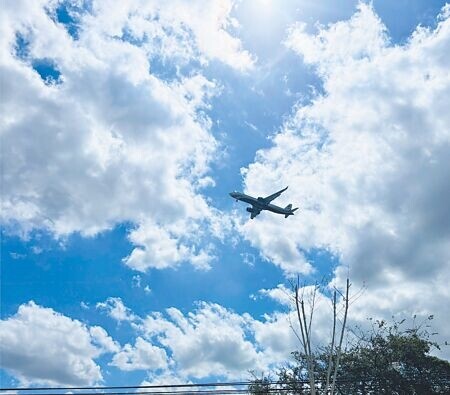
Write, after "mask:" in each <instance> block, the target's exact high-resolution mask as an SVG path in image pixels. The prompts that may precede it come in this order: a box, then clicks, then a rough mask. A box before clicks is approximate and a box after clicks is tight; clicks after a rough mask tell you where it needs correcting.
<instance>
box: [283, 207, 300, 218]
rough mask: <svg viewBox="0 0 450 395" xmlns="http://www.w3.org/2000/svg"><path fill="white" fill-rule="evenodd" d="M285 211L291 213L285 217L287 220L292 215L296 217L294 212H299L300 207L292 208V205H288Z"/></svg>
mask: <svg viewBox="0 0 450 395" xmlns="http://www.w3.org/2000/svg"><path fill="white" fill-rule="evenodd" d="M284 209H285V210H288V211H289V213H287V214H285V215H284V218H287V217H289V216H290V215H294V211H296V210H298V207H296V208H292V204H288V205H287V206H286V207H285V208H284Z"/></svg>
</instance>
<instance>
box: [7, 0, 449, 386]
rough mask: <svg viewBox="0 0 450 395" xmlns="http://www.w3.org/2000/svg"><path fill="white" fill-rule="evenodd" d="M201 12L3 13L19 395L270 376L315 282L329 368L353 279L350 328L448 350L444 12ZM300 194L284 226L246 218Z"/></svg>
mask: <svg viewBox="0 0 450 395" xmlns="http://www.w3.org/2000/svg"><path fill="white" fill-rule="evenodd" d="M16 3H17V4H16ZM187 4H189V3H183V2H179V1H173V2H158V1H155V2H147V4H145V5H144V4H139V2H132V1H130V2H123V4H122V5H121V6H120V7H119V6H117V4H114V5H111V2H108V1H89V2H84V1H73V2H70V1H63V2H48V4H47V2H46V1H40V2H36V3H34V4H33V6H31V7H29V6H27V4H26V2H25V1H24V2H6V7H5V10H6V11H5V12H4V13H3V15H2V22H1V25H2V26H3V27H2V28H1V29H2V32H1V33H2V34H1V36H2V37H3V38H2V42H1V51H2V52H1V53H2V56H1V58H2V61H1V68H2V92H3V93H2V102H4V104H2V117H1V118H2V121H1V125H2V169H3V173H2V224H3V225H2V240H1V320H2V321H1V323H0V335H1V336H2V341H1V344H2V347H3V348H2V349H1V350H0V351H1V353H2V370H1V376H0V377H1V383H2V386H4V387H6V386H16V385H41V384H50V385H79V384H83V385H86V384H89V385H92V384H107V385H125V384H130V383H142V382H144V381H145V382H154V383H158V382H187V381H189V380H190V381H202V380H205V381H211V380H226V379H242V378H244V379H245V378H248V377H249V374H248V371H249V370H255V371H257V372H263V371H265V372H267V371H269V370H270V369H274V368H276V367H277V366H278V365H279V364H280V363H283V361H285V360H286V359H287V358H289V352H290V351H292V350H294V349H295V348H296V347H297V346H298V345H297V344H296V339H295V337H294V336H293V333H292V331H291V330H290V328H289V323H288V317H289V314H290V313H289V311H290V307H289V304H287V303H286V300H285V299H286V298H285V295H286V293H288V292H289V291H288V290H286V289H285V287H289V280H290V279H292V278H295V277H296V276H297V275H299V276H300V278H301V281H302V284H304V285H305V286H307V285H310V284H313V283H314V282H316V281H320V282H322V283H323V284H324V287H323V290H322V292H321V294H320V298H321V300H322V303H321V304H320V307H319V308H318V313H317V324H316V325H317V327H316V332H315V339H316V341H317V344H320V343H321V342H323V341H326V339H327V328H328V326H327V325H328V319H329V308H328V304H329V300H328V299H327V295H328V290H329V287H330V286H338V287H339V286H342V284H343V281H345V278H346V276H347V275H350V278H351V279H352V282H353V283H354V288H355V289H359V288H360V287H364V289H365V291H364V294H363V295H364V296H363V297H361V298H359V299H358V303H356V304H355V306H354V307H353V311H351V313H350V318H351V320H352V325H358V324H361V323H364V320H365V319H366V318H367V317H371V316H372V317H390V316H391V315H392V314H394V315H399V316H402V317H407V318H408V317H411V316H412V315H413V314H418V315H419V316H424V317H425V316H427V315H428V314H435V315H436V317H437V318H436V322H435V325H436V326H437V328H436V329H437V331H438V332H439V333H440V335H439V338H438V341H441V342H443V341H444V340H446V339H447V338H448V336H450V332H449V330H448V325H446V320H448V319H447V318H446V315H447V316H448V309H447V311H446V308H445V305H448V303H445V302H448V298H449V297H450V295H449V293H448V290H447V286H446V284H445V278H448V276H447V275H448V274H449V270H450V267H449V263H450V245H449V244H448V239H449V238H448V236H450V229H449V226H448V224H449V223H450V211H449V209H450V207H449V203H448V199H446V198H445V196H448V195H446V194H447V193H448V192H450V186H449V183H448V177H446V175H445V171H446V169H448V165H449V158H450V155H449V153H450V135H449V129H448V128H449V118H448V117H449V115H448V111H446V110H445V109H446V108H447V107H448V105H449V104H450V93H449V92H450V89H449V85H450V80H449V78H448V69H449V67H448V66H449V63H450V59H449V57H448V55H445V53H446V52H448V53H450V51H449V49H450V27H449V26H450V20H449V15H450V8H449V6H446V4H445V1H444V2H443V1H419V0H417V1H406V0H405V1H396V2H392V1H376V0H374V1H373V2H371V3H361V2H357V1H342V2H339V6H337V5H336V2H334V1H325V0H323V1H315V2H307V1H290V0H286V1H283V2H275V1H271V0H255V1H236V2H233V1H231V0H222V1H221V0H217V1H211V2H202V1H200V0H199V1H194V2H192V3H190V4H189V6H188V5H187ZM116 7H117V8H116ZM286 185H289V186H290V188H289V189H288V190H287V191H286V193H285V194H283V196H282V197H281V198H280V199H279V202H280V205H282V204H283V203H285V204H287V203H291V202H292V203H293V204H294V205H295V206H297V205H299V206H300V210H299V211H298V212H297V213H296V215H295V216H294V217H290V218H288V219H286V220H285V219H284V218H282V217H281V216H280V217H278V216H276V215H272V214H270V213H262V214H261V215H260V216H259V217H258V218H256V219H255V220H253V221H250V219H249V218H248V217H247V216H246V214H247V213H246V212H245V206H244V204H242V203H236V202H234V201H233V200H232V199H231V198H230V197H229V196H228V192H230V191H232V190H245V191H246V192H248V193H251V194H254V195H257V196H259V195H265V194H267V195H269V194H271V193H273V192H274V191H276V190H278V189H280V188H281V187H284V186H286ZM283 295H284V296H283ZM418 295H421V298H420V300H418ZM443 302H444V303H443ZM277 339H284V340H283V341H282V342H281V343H282V344H280V341H279V340H277ZM74 343H76V344H77V347H72V346H71V345H73V344H74ZM58 350H59V351H61V350H62V351H64V354H65V355H64V356H61V355H60V354H63V353H61V352H59V351H58ZM439 355H440V356H443V357H445V358H448V357H449V355H450V354H449V351H448V350H447V349H445V348H444V349H443V350H442V351H441V354H439ZM50 360H53V361H57V364H56V365H55V366H53V364H51V363H49V361H50ZM24 361H25V362H24ZM42 366H46V368H41V367H42Z"/></svg>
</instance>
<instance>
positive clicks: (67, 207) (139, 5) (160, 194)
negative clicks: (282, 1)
mask: <svg viewBox="0 0 450 395" xmlns="http://www.w3.org/2000/svg"><path fill="white" fill-rule="evenodd" d="M65 4H66V6H67V7H69V12H70V13H71V16H72V18H73V19H74V21H75V22H74V23H75V25H76V31H77V33H76V35H75V36H76V37H75V36H74V34H73V32H72V33H71V34H69V31H68V30H67V26H65V25H63V24H61V23H58V22H57V16H56V9H57V7H58V6H59V5H60V2H58V1H48V2H47V1H40V2H33V4H31V5H30V4H29V2H26V1H14V2H12V1H7V2H5V4H4V5H3V10H2V14H1V28H0V29H1V42H0V44H1V49H0V51H1V57H0V59H1V63H0V68H1V73H2V76H3V79H2V81H3V82H2V94H3V97H4V100H3V103H2V108H1V123H0V127H1V135H2V144H3V145H4V146H6V147H9V148H8V150H4V152H3V153H2V155H3V158H2V161H3V163H4V164H5V166H4V172H3V180H2V182H3V186H4V188H3V195H2V201H3V210H2V221H3V223H4V224H6V225H7V226H8V229H9V231H12V232H17V233H21V234H22V235H26V234H27V233H28V232H29V231H30V230H32V229H47V230H50V231H51V232H53V233H54V234H55V235H56V236H57V237H62V236H65V235H68V234H71V233H73V232H80V233H81V234H82V235H95V234H97V233H98V232H101V231H104V230H107V229H112V228H113V227H114V226H115V225H116V224H117V223H122V222H127V223H132V224H133V229H132V230H131V233H130V240H131V241H132V242H133V243H135V244H136V249H135V250H134V251H133V252H132V253H131V255H130V256H129V257H125V259H124V262H125V264H127V265H129V266H130V267H132V268H134V269H136V270H140V271H145V270H148V269H149V268H152V267H156V268H166V267H171V266H174V265H178V264H180V263H182V262H185V261H190V262H191V263H192V264H193V265H194V266H195V267H197V268H200V269H207V268H208V267H209V265H210V263H211V260H212V259H213V252H212V249H210V248H208V249H205V248H201V247H200V245H203V244H204V243H203V242H204V239H202V237H204V238H208V237H209V236H210V234H209V235H205V228H206V225H207V221H208V220H209V221H211V223H213V226H212V228H211V229H212V230H213V233H214V229H216V230H217V234H218V237H220V228H221V227H220V226H217V223H220V221H221V219H220V216H218V214H217V212H216V210H214V209H213V208H212V207H211V206H210V205H209V204H208V203H207V201H206V200H205V198H204V197H203V196H202V194H201V188H202V187H204V186H205V185H210V184H211V182H213V181H212V180H211V178H210V177H209V176H208V175H207V173H208V171H209V163H210V162H211V160H212V157H213V155H214V153H215V152H216V150H217V147H218V143H217V141H216V140H215V138H214V136H213V135H212V133H211V131H210V126H211V121H210V120H209V118H208V117H207V116H206V115H205V114H204V111H203V109H204V108H205V107H207V106H208V99H209V98H210V97H211V96H212V95H215V94H217V93H218V92H219V88H218V86H217V84H216V83H215V82H214V81H209V80H208V79H206V78H205V77H204V76H202V75H201V74H200V73H195V72H194V73H192V72H191V73H189V75H183V74H182V73H180V72H174V75H173V78H172V79H171V81H170V82H168V81H165V80H163V79H160V78H158V77H157V76H156V75H155V73H153V72H152V62H153V61H155V62H156V61H157V60H161V59H163V60H164V62H167V64H170V62H175V63H177V62H178V61H179V59H180V58H183V59H185V61H186V62H194V63H195V62H199V61H200V62H203V63H204V62H207V61H209V60H211V59H215V60H217V61H221V62H225V63H226V64H229V65H231V66H233V67H237V68H238V69H247V68H248V67H251V63H252V60H251V56H250V55H249V54H248V53H247V52H245V51H244V50H242V48H241V45H240V42H239V40H238V39H237V38H235V37H234V36H232V35H231V34H230V33H229V31H228V28H229V27H231V26H232V25H233V24H234V22H233V20H232V18H231V17H230V12H231V9H232V7H233V4H232V2H230V1H226V0H225V1H220V0H218V1H211V2H200V1H196V2H193V3H191V2H190V3H189V6H188V5H187V4H186V3H185V2H182V1H180V2H176V4H175V3H170V5H169V3H166V2H162V3H161V2H139V1H129V2H121V4H120V6H117V4H114V5H113V4H112V3H111V2H97V1H94V2H93V3H92V6H91V7H89V9H80V8H77V7H75V6H74V4H75V3H74V4H72V3H67V2H66V3H65ZM157 43H158V45H156V44H157ZM218 43H222V44H223V47H222V46H221V45H219V44H218ZM41 60H44V61H45V62H47V63H46V64H48V67H50V68H52V69H54V70H57V72H58V73H60V77H59V78H58V83H56V82H54V81H53V82H51V81H50V82H49V80H46V81H44V80H42V78H41V76H40V75H39V74H38V72H37V71H36V70H35V69H34V68H33V65H34V64H35V62H36V61H41ZM175 63H172V64H175ZM205 218H206V219H207V220H205ZM186 229H189V230H190V231H189V232H186ZM181 235H182V237H181ZM160 240H161V243H159V241H160Z"/></svg>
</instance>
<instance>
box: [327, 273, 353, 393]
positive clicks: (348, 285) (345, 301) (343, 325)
mask: <svg viewBox="0 0 450 395" xmlns="http://www.w3.org/2000/svg"><path fill="white" fill-rule="evenodd" d="M349 290H350V280H349V279H348V278H347V284H346V289H345V298H344V303H345V311H344V322H343V323H342V327H341V335H340V339H339V346H338V348H337V355H336V363H335V365H334V372H333V382H332V384H331V395H333V394H334V388H335V386H336V377H337V372H338V368H339V360H340V358H341V353H342V341H343V340H344V332H345V325H346V323H347V313H348V301H349V298H348V293H349Z"/></svg>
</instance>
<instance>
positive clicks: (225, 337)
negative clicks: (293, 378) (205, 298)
mask: <svg viewBox="0 0 450 395" xmlns="http://www.w3.org/2000/svg"><path fill="white" fill-rule="evenodd" d="M167 314H168V318H164V317H163V316H162V315H160V314H153V315H150V316H148V317H147V318H145V320H144V323H143V325H142V328H141V329H142V330H143V331H144V333H145V334H146V336H147V337H148V338H154V339H157V340H158V341H159V342H160V343H161V344H162V345H163V346H165V347H167V348H168V349H169V350H170V352H171V355H172V359H173V360H174V362H175V363H176V367H177V371H178V372H180V373H181V374H182V375H183V376H193V377H197V378H202V377H207V376H209V375H220V376H226V377H239V376H240V375H242V372H245V371H246V370H247V369H253V368H258V352H257V351H256V350H255V348H254V346H253V344H252V343H251V341H250V339H249V338H248V337H247V334H246V326H247V320H248V319H250V317H249V316H247V315H244V316H240V315H238V314H236V313H233V312H232V311H229V310H227V309H225V308H223V307H222V306H219V305H216V304H207V303H202V304H200V306H199V308H198V309H197V310H196V311H195V312H191V313H189V314H188V315H187V316H185V315H183V313H181V312H180V311H179V310H177V309H175V308H170V309H168V310H167Z"/></svg>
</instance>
